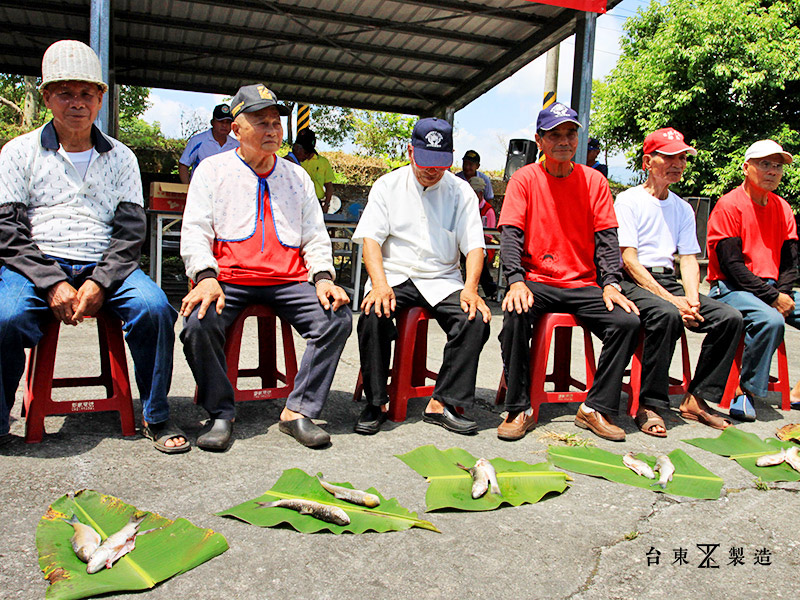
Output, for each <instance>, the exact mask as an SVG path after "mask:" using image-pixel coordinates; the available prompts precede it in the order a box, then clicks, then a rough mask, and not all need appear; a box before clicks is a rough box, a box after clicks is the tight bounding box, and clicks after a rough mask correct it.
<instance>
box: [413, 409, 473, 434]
mask: <svg viewBox="0 0 800 600" xmlns="http://www.w3.org/2000/svg"><path fill="white" fill-rule="evenodd" d="M422 420H423V421H425V422H426V423H433V424H434V425H441V426H442V427H444V428H445V429H447V430H448V431H452V432H454V433H460V434H463V435H470V434H473V433H478V424H477V423H476V422H475V421H473V420H471V419H467V418H466V417H462V416H461V415H459V414H458V413H457V412H456V410H455V408H453V407H452V406H450V405H449V404H445V405H444V411H442V412H441V413H429V412H424V413H422Z"/></svg>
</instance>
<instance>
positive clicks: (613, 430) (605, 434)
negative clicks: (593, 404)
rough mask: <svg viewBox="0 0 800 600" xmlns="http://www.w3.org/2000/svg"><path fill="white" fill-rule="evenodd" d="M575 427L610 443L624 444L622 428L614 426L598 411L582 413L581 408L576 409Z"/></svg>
mask: <svg viewBox="0 0 800 600" xmlns="http://www.w3.org/2000/svg"><path fill="white" fill-rule="evenodd" d="M575 425H577V426H578V427H580V428H582V429H588V430H590V431H591V432H592V433H594V434H595V435H598V436H600V437H601V438H603V439H606V440H611V441H612V442H624V441H625V432H624V431H623V430H622V428H620V427H617V426H616V425H614V424H613V423H612V422H611V420H610V419H609V418H608V417H606V416H605V415H604V414H603V413H601V412H600V411H598V410H595V411H594V412H590V413H587V412H584V411H583V408H579V409H578V414H576V415H575Z"/></svg>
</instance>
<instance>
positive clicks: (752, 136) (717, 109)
mask: <svg viewBox="0 0 800 600" xmlns="http://www.w3.org/2000/svg"><path fill="white" fill-rule="evenodd" d="M621 45H622V56H621V57H620V59H619V61H618V62H617V65H616V67H615V68H614V70H613V71H612V73H611V74H610V75H609V77H608V78H607V80H606V85H602V86H598V87H597V88H596V90H595V99H594V103H593V104H594V108H595V112H594V114H593V116H592V130H593V134H594V135H596V136H597V137H600V138H601V139H603V140H605V142H606V143H607V144H609V145H610V146H611V147H614V148H618V149H623V150H625V151H627V152H628V156H629V157H630V159H631V166H632V167H633V168H641V144H642V141H643V139H644V137H645V136H646V135H647V134H648V133H650V132H652V131H654V130H656V129H658V128H660V127H667V126H670V127H675V128H676V129H678V130H679V131H682V132H683V133H684V135H685V136H686V139H687V141H689V142H690V143H691V144H692V145H693V146H695V147H696V148H697V149H698V151H699V153H698V156H697V157H695V158H693V159H692V160H690V166H689V168H688V169H687V171H686V173H685V174H684V178H683V181H682V182H681V186H680V191H681V192H682V193H683V194H685V195H691V194H702V195H707V196H711V197H718V196H719V195H721V194H722V193H724V192H727V191H728V190H730V189H732V188H733V187H735V186H736V185H738V184H739V183H740V182H741V180H742V176H741V168H740V165H741V162H742V160H743V157H744V151H745V149H746V147H747V146H749V145H750V144H751V143H752V142H754V141H756V140H759V139H764V138H771V139H774V140H776V141H778V142H779V143H781V144H783V145H784V147H785V148H787V150H789V151H790V152H793V153H794V152H798V151H800V95H799V94H800V0H666V1H665V2H656V1H653V2H651V3H650V5H649V6H648V7H647V8H646V9H640V10H639V12H638V13H637V14H636V16H634V17H631V18H629V19H628V20H627V21H626V23H625V35H624V36H623V37H622V39H621ZM779 192H780V193H782V194H783V195H784V196H786V197H787V199H789V200H790V201H794V202H795V206H796V207H800V203H797V199H800V175H798V174H797V173H796V172H795V170H794V169H790V170H788V171H787V172H786V174H785V175H784V182H783V183H782V185H781V189H780V190H779Z"/></svg>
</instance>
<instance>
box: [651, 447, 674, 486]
mask: <svg viewBox="0 0 800 600" xmlns="http://www.w3.org/2000/svg"><path fill="white" fill-rule="evenodd" d="M654 470H655V471H658V475H659V477H658V481H656V482H655V483H651V484H650V485H651V486H654V485H660V486H661V489H662V490H663V489H666V487H667V483H669V482H670V481H672V475H673V474H674V473H675V465H673V464H672V461H671V460H670V459H669V456H667V455H665V454H662V455H661V456H659V457H658V458H657V459H656V467H655V469H654Z"/></svg>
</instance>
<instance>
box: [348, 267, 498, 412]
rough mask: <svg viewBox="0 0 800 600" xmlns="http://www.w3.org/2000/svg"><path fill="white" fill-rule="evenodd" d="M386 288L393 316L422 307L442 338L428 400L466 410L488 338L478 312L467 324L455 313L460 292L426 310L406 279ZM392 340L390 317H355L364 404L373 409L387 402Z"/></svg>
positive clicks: (459, 311)
mask: <svg viewBox="0 0 800 600" xmlns="http://www.w3.org/2000/svg"><path fill="white" fill-rule="evenodd" d="M392 289H393V290H394V295H395V298H396V300H397V307H396V309H395V312H399V311H401V310H403V309H404V308H411V307H413V306H421V307H422V308H426V309H427V310H429V311H431V312H432V313H433V316H434V317H435V319H436V321H437V322H438V323H439V326H440V327H441V328H442V329H443V330H444V332H445V334H447V343H446V344H445V346H444V356H443V358H442V367H441V369H439V376H438V377H437V378H436V386H435V387H434V390H433V397H434V398H435V399H436V400H439V401H440V402H444V403H446V404H451V405H454V406H471V405H472V403H473V402H474V400H475V378H476V377H477V375H478V358H479V357H480V353H481V349H482V348H483V345H484V344H485V343H486V340H487V339H489V324H488V323H484V322H483V318H482V317H481V314H480V312H479V313H477V314H476V315H475V318H474V319H473V320H472V321H470V320H468V319H467V313H465V312H464V311H463V310H462V309H461V300H460V297H459V296H460V292H453V293H452V294H450V295H449V296H448V297H447V298H445V299H444V300H442V301H441V302H439V304H437V305H436V306H431V305H430V304H428V302H427V301H426V300H425V298H423V297H422V294H420V293H419V290H418V289H417V287H416V286H415V285H414V284H413V283H412V282H411V281H410V280H406V281H404V282H403V283H401V284H400V285H398V286H396V287H394V288H392ZM392 316H394V315H392ZM396 339H397V327H396V326H395V323H394V321H393V320H392V317H387V316H385V315H384V316H381V317H378V316H377V315H376V314H375V311H374V309H372V310H370V313H369V314H368V315H365V314H364V313H363V312H362V313H361V316H360V317H359V319H358V350H359V352H360V354H361V375H362V377H363V380H364V394H365V395H366V397H367V402H369V403H370V404H373V405H375V406H380V405H382V404H386V403H387V402H388V401H389V396H388V395H387V393H386V382H387V379H388V377H389V358H390V356H391V349H392V348H391V342H392V340H396Z"/></svg>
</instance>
